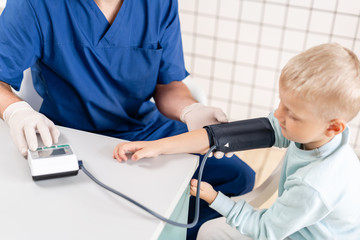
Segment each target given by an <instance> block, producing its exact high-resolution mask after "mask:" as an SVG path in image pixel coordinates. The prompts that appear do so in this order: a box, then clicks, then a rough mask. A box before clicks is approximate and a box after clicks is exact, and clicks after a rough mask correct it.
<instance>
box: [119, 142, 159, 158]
mask: <svg viewBox="0 0 360 240" xmlns="http://www.w3.org/2000/svg"><path fill="white" fill-rule="evenodd" d="M128 153H133V155H132V156H131V160H133V161H136V160H139V159H141V158H146V157H156V156H158V155H159V154H160V150H159V148H158V147H157V145H156V143H155V142H145V141H140V142H124V143H119V144H118V145H117V146H116V147H115V149H114V153H113V158H114V159H116V160H118V161H119V162H122V161H126V160H128V156H127V154H128Z"/></svg>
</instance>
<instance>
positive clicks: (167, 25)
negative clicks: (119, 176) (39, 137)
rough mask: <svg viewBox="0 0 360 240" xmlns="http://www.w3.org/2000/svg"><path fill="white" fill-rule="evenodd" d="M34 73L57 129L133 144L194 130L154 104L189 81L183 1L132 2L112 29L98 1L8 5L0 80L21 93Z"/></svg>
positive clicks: (2, 23)
mask: <svg viewBox="0 0 360 240" xmlns="http://www.w3.org/2000/svg"><path fill="white" fill-rule="evenodd" d="M28 67H31V69H32V76H33V81H34V86H35V89H36V90H37V92H38V93H39V94H40V96H42V98H43V99H44V101H43V104H42V106H41V109H40V112H42V113H44V114H45V115H46V116H48V117H49V118H50V119H51V120H53V121H54V122H55V123H56V124H59V125H63V126H66V127H71V128H76V129H81V130H86V131H91V132H96V133H100V134H105V135H110V136H116V137H120V138H124V139H129V140H135V139H147V140H148V139H155V138H159V137H164V136H166V135H173V134H177V133H180V132H183V131H185V130H186V128H184V125H183V124H180V123H179V122H176V123H175V122H174V121H173V120H170V119H167V118H165V117H164V116H163V115H161V114H160V113H159V111H158V110H157V109H156V107H155V105H154V104H153V103H152V102H150V101H149V99H150V98H151V97H152V94H153V92H154V89H155V87H156V84H168V83H170V82H172V81H180V80H183V79H184V78H185V77H186V76H187V75H188V73H187V71H186V69H185V66H184V59H183V50H182V41H181V34H180V23H179V15H178V5H177V1H176V0H125V1H124V3H123V5H122V7H121V9H120V11H119V13H118V14H117V16H116V18H115V20H114V22H113V24H112V25H110V24H109V22H108V21H107V20H106V18H105V16H104V15H103V14H102V12H101V10H100V9H99V8H98V6H97V5H96V3H95V2H94V1H93V0H56V1H54V0H8V1H7V6H6V8H5V10H4V12H3V13H2V15H1V17H0V80H1V81H4V82H6V83H8V84H10V85H11V86H12V87H14V88H15V89H16V90H18V89H19V88H20V85H21V81H22V77H23V75H22V73H23V71H24V70H25V69H27V68H28ZM161 131H165V132H163V133H160V132H161ZM166 131H168V132H166ZM170 132H171V133H170Z"/></svg>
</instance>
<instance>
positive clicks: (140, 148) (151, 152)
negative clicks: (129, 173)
mask: <svg viewBox="0 0 360 240" xmlns="http://www.w3.org/2000/svg"><path fill="white" fill-rule="evenodd" d="M208 149H209V141H208V136H207V133H206V130H205V129H199V130H195V131H191V132H186V133H183V134H180V135H176V136H173V137H167V138H162V139H159V140H155V141H139V142H125V143H120V144H118V145H117V146H116V147H115V149H114V153H113V158H115V159H117V160H118V161H119V162H121V161H126V160H127V159H128V157H127V155H126V154H127V153H133V155H132V156H131V160H139V159H141V158H145V157H156V156H158V155H160V154H175V153H200V154H204V153H206V152H207V150H208Z"/></svg>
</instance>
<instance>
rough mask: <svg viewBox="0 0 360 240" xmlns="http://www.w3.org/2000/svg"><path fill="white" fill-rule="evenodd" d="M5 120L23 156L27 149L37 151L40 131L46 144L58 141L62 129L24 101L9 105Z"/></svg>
mask: <svg viewBox="0 0 360 240" xmlns="http://www.w3.org/2000/svg"><path fill="white" fill-rule="evenodd" d="M3 118H4V121H5V122H6V123H7V124H8V126H9V128H10V133H11V136H12V138H13V141H14V143H15V145H16V146H17V148H18V150H19V151H20V153H21V154H22V155H23V156H26V155H27V149H28V148H29V149H30V150H32V151H35V150H36V149H37V147H38V142H37V136H36V133H37V132H38V133H39V134H40V136H41V139H42V141H43V143H44V145H45V146H47V147H50V146H51V145H52V144H53V143H57V141H58V139H59V136H60V131H59V130H58V129H57V128H56V126H55V124H54V123H53V122H52V121H50V120H49V119H48V118H47V117H45V116H44V115H43V114H41V113H39V112H36V111H35V110H34V109H32V107H31V106H30V105H29V104H28V103H27V102H24V101H21V102H16V103H13V104H11V105H9V106H8V107H7V108H6V109H5V111H4V113H3Z"/></svg>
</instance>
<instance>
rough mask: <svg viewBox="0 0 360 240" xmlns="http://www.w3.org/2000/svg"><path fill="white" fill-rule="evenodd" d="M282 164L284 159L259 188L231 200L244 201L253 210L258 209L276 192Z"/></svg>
mask: <svg viewBox="0 0 360 240" xmlns="http://www.w3.org/2000/svg"><path fill="white" fill-rule="evenodd" d="M283 162H284V158H282V159H281V161H280V162H279V163H278V165H277V166H276V168H275V169H274V171H273V172H272V173H271V175H270V176H269V177H268V178H267V179H266V180H265V181H264V182H263V183H262V184H261V185H260V186H258V187H257V188H255V189H254V190H253V191H251V192H249V193H246V194H244V195H241V196H236V197H232V199H233V200H234V201H239V200H240V199H244V200H246V202H247V203H249V204H250V205H251V206H253V207H254V208H259V207H260V206H261V205H263V204H264V203H265V202H266V201H267V200H268V199H269V198H270V197H271V196H273V195H274V193H275V192H276V191H277V190H278V187H279V181H280V176H281V169H282V165H283Z"/></svg>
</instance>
